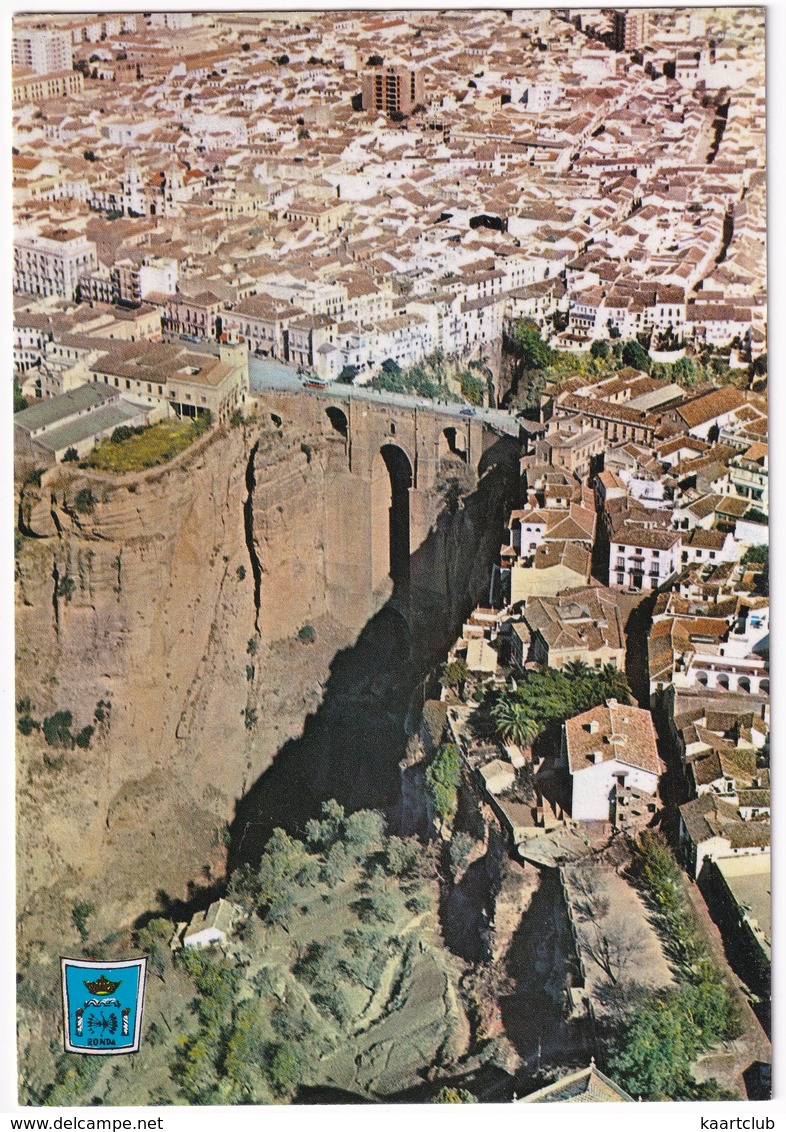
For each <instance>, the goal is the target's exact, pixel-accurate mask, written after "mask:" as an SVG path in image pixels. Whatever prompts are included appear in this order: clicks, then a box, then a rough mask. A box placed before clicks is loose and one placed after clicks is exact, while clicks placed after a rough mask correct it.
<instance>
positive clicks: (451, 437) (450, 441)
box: [439, 425, 468, 464]
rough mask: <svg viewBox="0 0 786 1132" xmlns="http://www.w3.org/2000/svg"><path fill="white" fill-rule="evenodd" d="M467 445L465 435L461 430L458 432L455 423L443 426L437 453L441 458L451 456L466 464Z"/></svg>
mask: <svg viewBox="0 0 786 1132" xmlns="http://www.w3.org/2000/svg"><path fill="white" fill-rule="evenodd" d="M467 447H468V446H467V438H466V436H465V435H464V434H463V433H462V432H459V430H458V429H457V428H456V427H455V425H449V426H448V427H447V428H443V430H442V435H441V436H440V442H439V455H440V458H441V459H443V460H445V459H449V458H450V457H451V456H453V457H456V458H457V459H459V460H461V461H462V462H463V463H465V464H466V462H467Z"/></svg>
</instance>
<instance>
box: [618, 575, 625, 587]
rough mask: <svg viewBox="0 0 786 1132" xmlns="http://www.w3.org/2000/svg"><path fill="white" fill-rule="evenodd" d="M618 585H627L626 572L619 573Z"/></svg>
mask: <svg viewBox="0 0 786 1132" xmlns="http://www.w3.org/2000/svg"><path fill="white" fill-rule="evenodd" d="M617 585H618V586H624V585H625V575H624V574H617Z"/></svg>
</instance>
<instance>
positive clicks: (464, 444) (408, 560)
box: [257, 390, 516, 622]
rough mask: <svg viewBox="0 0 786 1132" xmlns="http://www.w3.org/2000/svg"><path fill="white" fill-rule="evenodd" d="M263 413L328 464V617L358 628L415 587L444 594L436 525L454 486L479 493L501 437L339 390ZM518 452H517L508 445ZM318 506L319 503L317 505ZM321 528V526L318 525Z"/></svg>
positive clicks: (476, 424)
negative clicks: (311, 443) (318, 445)
mask: <svg viewBox="0 0 786 1132" xmlns="http://www.w3.org/2000/svg"><path fill="white" fill-rule="evenodd" d="M257 405H258V410H259V412H261V413H263V414H268V415H269V416H273V419H274V421H280V422H281V424H282V427H287V426H290V427H291V426H293V425H294V427H295V428H296V429H297V430H298V431H299V432H300V434H301V435H302V436H303V438H304V439H306V438H307V437H312V438H317V437H318V438H319V439H320V440H321V441H322V450H323V452H324V453H325V458H324V500H323V516H322V521H323V539H322V545H323V548H324V575H325V589H326V593H327V597H328V607H329V608H330V610H331V612H333V613H335V614H336V616H338V617H339V618H340V619H342V620H349V621H352V622H354V621H355V620H356V619H357V618H358V617H360V618H365V617H368V616H370V615H372V614H373V613H374V612H376V610H377V609H379V608H380V607H381V605H382V604H384V602H385V601H386V600H388V598H389V597H390V596H391V594H392V593H393V591H394V588H395V589H396V590H397V592H398V593H405V594H406V593H408V592H409V590H410V587H416V588H418V589H419V590H425V591H432V592H433V591H434V590H435V589H437V590H438V589H440V588H441V587H442V586H443V585H444V583H443V582H442V581H441V578H442V576H443V575H444V573H445V570H444V568H443V563H442V562H441V560H440V559H441V557H442V555H443V554H444V546H441V545H440V540H439V538H436V537H432V538H429V536H430V535H431V536H434V533H435V524H437V521H438V518H439V516H440V514H441V513H444V512H445V509H446V506H449V505H450V504H451V502H453V504H455V498H454V499H453V500H452V501H451V498H450V480H451V479H452V480H454V481H456V480H457V481H458V483H459V484H460V486H461V489H462V491H463V492H464V493H465V494H466V493H472V492H473V491H475V489H476V488H477V486H478V483H479V481H480V480H481V479H482V477H483V476H484V474H485V471H486V470H487V467H488V466H490V462H493V460H492V457H491V455H490V453H491V449H493V448H495V446H497V445H498V444H499V442H500V434H499V432H498V431H497V430H496V429H495V428H492V427H491V426H489V425H488V424H487V423H485V422H484V421H483V420H482V419H481V417H480V416H462V415H460V414H458V413H456V412H455V411H454V412H449V411H446V410H440V408H439V407H436V406H432V405H429V406H427V407H426V406H424V407H421V406H406V405H400V404H395V403H392V402H386V401H382V400H381V399H380V400H379V401H376V400H372V399H371V398H370V397H369V398H367V397H364V396H362V395H361V396H356V395H355V396H353V395H351V394H349V393H348V392H344V391H341V392H337V391H332V390H325V391H321V390H320V391H308V392H305V391H304V392H302V393H289V392H287V393H285V392H282V391H272V390H271V391H266V392H265V393H264V394H260V395H258V396H257ZM506 443H507V445H508V446H509V448H510V450H511V451H513V450H514V449H515V448H516V442H515V441H512V440H511V439H510V438H506ZM315 503H316V500H315ZM313 517H314V518H316V516H313Z"/></svg>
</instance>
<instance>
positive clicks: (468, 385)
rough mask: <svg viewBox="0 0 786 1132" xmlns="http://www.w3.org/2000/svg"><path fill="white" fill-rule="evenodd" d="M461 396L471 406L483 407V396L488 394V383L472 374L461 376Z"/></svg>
mask: <svg viewBox="0 0 786 1132" xmlns="http://www.w3.org/2000/svg"><path fill="white" fill-rule="evenodd" d="M460 380H461V395H462V397H464V398H465V399H466V400H467V401H469V403H470V405H482V404H483V395H484V393H485V392H486V383H485V381H481V380H480V378H478V377H474V376H473V374H471V373H462V374H461V379H460Z"/></svg>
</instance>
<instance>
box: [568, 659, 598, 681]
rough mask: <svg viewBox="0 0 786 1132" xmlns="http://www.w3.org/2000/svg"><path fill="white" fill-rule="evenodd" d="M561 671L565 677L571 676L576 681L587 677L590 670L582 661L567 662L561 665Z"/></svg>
mask: <svg viewBox="0 0 786 1132" xmlns="http://www.w3.org/2000/svg"><path fill="white" fill-rule="evenodd" d="M562 671H563V672H564V673H565V674H566V676H572V677H574V678H575V679H577V680H578V679H580V678H581V677H582V676H587V675H588V673H590V672H591V671H592V669H591V668H590V666H589V665H588V664H587V662H586V661H584V660H569V661H568V662H567V663H566V664H563V666H562Z"/></svg>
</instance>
